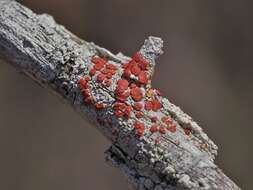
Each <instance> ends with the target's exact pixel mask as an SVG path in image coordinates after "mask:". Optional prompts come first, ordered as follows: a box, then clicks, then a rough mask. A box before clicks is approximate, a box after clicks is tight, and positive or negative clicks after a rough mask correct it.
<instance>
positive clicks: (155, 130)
mask: <svg viewBox="0 0 253 190" xmlns="http://www.w3.org/2000/svg"><path fill="white" fill-rule="evenodd" d="M149 131H150V132H151V133H155V132H157V131H158V126H157V125H152V126H151V127H150V128H149Z"/></svg>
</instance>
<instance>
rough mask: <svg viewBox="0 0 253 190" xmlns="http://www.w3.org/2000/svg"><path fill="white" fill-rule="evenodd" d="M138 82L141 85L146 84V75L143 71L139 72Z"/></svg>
mask: <svg viewBox="0 0 253 190" xmlns="http://www.w3.org/2000/svg"><path fill="white" fill-rule="evenodd" d="M138 81H139V82H140V83H141V84H148V75H147V73H146V72H145V71H141V72H140V73H139V75H138Z"/></svg>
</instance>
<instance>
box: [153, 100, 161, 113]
mask: <svg viewBox="0 0 253 190" xmlns="http://www.w3.org/2000/svg"><path fill="white" fill-rule="evenodd" d="M161 107H162V104H161V103H160V102H159V101H158V100H152V110H153V111H158V110H159V109H160V108H161Z"/></svg>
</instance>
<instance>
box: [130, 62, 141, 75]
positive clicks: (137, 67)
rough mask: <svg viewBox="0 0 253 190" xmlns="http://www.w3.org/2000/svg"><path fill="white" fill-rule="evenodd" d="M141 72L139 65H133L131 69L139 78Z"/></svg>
mask: <svg viewBox="0 0 253 190" xmlns="http://www.w3.org/2000/svg"><path fill="white" fill-rule="evenodd" d="M140 72H141V68H140V67H139V66H138V65H133V66H132V67H131V73H132V74H133V75H135V76H138V75H139V74H140Z"/></svg>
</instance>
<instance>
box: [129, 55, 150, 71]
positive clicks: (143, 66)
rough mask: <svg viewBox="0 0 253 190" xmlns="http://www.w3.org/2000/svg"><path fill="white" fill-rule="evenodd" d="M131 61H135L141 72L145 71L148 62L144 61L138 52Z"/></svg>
mask: <svg viewBox="0 0 253 190" xmlns="http://www.w3.org/2000/svg"><path fill="white" fill-rule="evenodd" d="M133 60H134V61H136V62H137V63H138V65H139V67H140V68H141V69H142V70H147V67H148V62H147V61H146V59H145V58H144V57H143V56H142V55H141V53H140V52H136V53H135V54H134V56H133Z"/></svg>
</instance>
